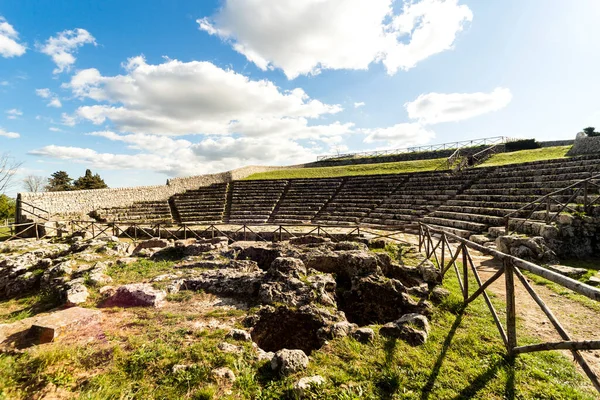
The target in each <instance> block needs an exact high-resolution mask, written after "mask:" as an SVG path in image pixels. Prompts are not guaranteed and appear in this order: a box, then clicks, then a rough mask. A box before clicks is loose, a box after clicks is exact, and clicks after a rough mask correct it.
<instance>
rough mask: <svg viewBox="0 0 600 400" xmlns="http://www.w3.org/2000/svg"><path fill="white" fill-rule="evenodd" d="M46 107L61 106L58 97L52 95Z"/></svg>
mask: <svg viewBox="0 0 600 400" xmlns="http://www.w3.org/2000/svg"><path fill="white" fill-rule="evenodd" d="M48 107H55V108H61V107H62V103H61V102H60V100H59V99H58V97H54V98H52V100H50V102H49V103H48Z"/></svg>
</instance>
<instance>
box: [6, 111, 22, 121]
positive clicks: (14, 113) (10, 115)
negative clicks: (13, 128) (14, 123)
mask: <svg viewBox="0 0 600 400" xmlns="http://www.w3.org/2000/svg"><path fill="white" fill-rule="evenodd" d="M5 112H6V114H7V115H8V117H6V118H8V119H17V118H19V117H20V116H22V115H23V111H21V110H19V109H17V108H11V109H10V110H6V111H5Z"/></svg>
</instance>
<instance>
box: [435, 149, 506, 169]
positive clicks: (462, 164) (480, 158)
mask: <svg viewBox="0 0 600 400" xmlns="http://www.w3.org/2000/svg"><path fill="white" fill-rule="evenodd" d="M499 148H500V147H499V146H498V144H493V145H491V146H490V147H486V148H485V149H483V150H481V151H479V152H477V153H475V154H463V153H464V147H461V148H458V149H456V151H455V152H454V153H452V154H451V155H450V157H448V158H447V159H446V162H445V163H442V164H441V165H440V167H438V170H439V169H442V168H445V169H449V170H451V171H452V172H460V171H462V170H463V169H465V168H469V167H474V166H476V165H479V164H481V163H482V162H484V161H485V160H487V159H488V158H490V157H491V156H493V155H494V154H496V153H498V149H499Z"/></svg>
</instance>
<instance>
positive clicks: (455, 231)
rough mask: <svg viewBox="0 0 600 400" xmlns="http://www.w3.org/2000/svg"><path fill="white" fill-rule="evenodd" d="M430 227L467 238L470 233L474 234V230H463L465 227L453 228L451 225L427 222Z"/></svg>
mask: <svg viewBox="0 0 600 400" xmlns="http://www.w3.org/2000/svg"><path fill="white" fill-rule="evenodd" d="M427 225H429V226H430V227H432V228H435V229H440V230H443V231H446V232H450V233H453V234H455V235H456V236H460V237H462V238H465V239H468V238H469V237H470V236H471V235H473V234H475V233H476V232H471V231H469V230H465V229H459V228H455V227H452V226H443V225H434V224H427Z"/></svg>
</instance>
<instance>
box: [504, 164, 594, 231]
mask: <svg viewBox="0 0 600 400" xmlns="http://www.w3.org/2000/svg"><path fill="white" fill-rule="evenodd" d="M594 180H600V174H596V175H593V176H590V177H589V178H586V179H583V180H580V181H578V182H575V183H573V184H572V185H569V186H567V187H564V188H562V189H559V190H555V191H554V192H552V193H548V194H546V195H544V196H541V197H540V198H538V199H536V200H534V201H532V202H531V203H528V204H526V205H524V206H523V207H521V208H519V209H518V210H515V211H512V212H510V213H508V214H506V215H505V216H504V218H505V222H504V232H505V233H506V234H507V235H508V234H509V233H510V232H518V231H519V230H520V229H521V228H522V227H523V226H524V225H525V224H526V223H527V222H528V221H532V220H533V221H536V220H537V221H543V222H545V223H546V224H549V223H551V222H554V221H555V220H556V219H557V218H558V216H559V215H560V213H562V212H563V211H566V210H568V211H571V212H573V213H581V212H584V213H588V212H589V211H590V210H591V208H592V206H594V205H596V204H599V202H600V195H599V192H600V185H599V184H598V183H595V182H593V181H594ZM599 183H600V182H599ZM565 198H566V199H567V200H566V201H564V199H565ZM579 201H581V203H578V202H579ZM573 202H576V205H575V204H574V203H573ZM573 207H577V208H573ZM527 211H529V213H528V214H527V215H526V216H525V217H519V216H520V215H522V214H524V213H525V212H527ZM511 219H516V220H517V223H516V224H515V225H514V226H513V229H512V230H511V227H510V220H511Z"/></svg>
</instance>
